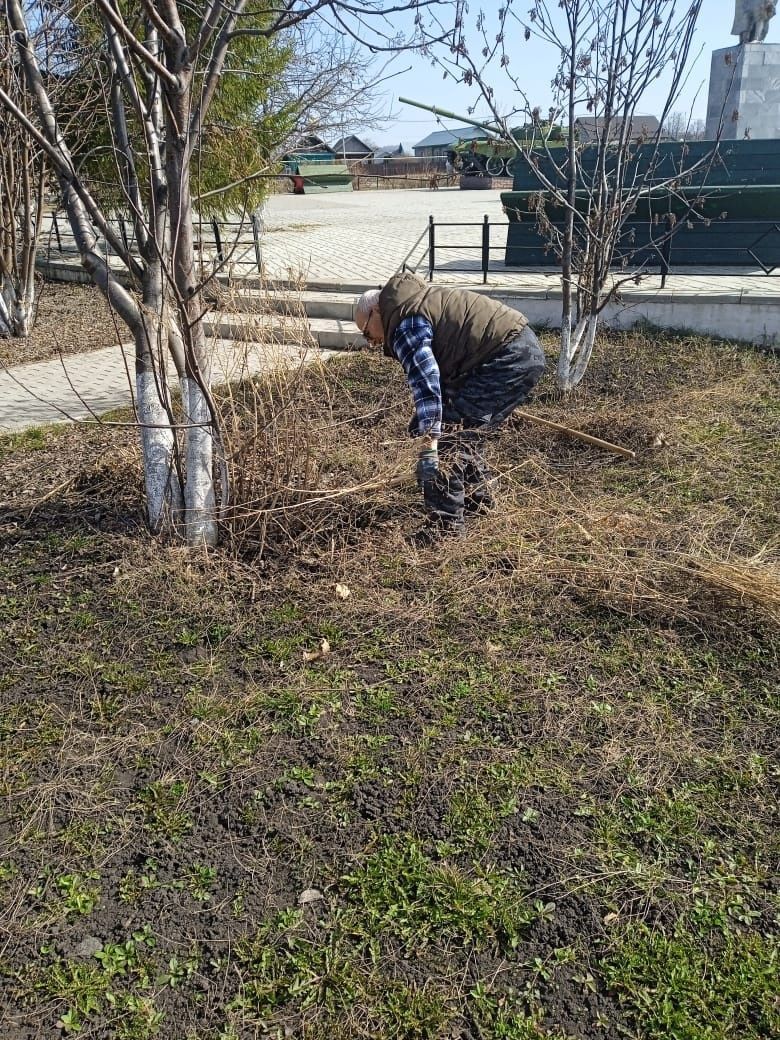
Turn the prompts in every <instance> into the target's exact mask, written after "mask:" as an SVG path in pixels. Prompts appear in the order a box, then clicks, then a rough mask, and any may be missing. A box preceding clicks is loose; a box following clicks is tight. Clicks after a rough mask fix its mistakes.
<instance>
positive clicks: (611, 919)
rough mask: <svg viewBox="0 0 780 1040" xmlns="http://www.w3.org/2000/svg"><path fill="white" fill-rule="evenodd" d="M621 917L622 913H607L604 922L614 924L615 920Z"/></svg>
mask: <svg viewBox="0 0 780 1040" xmlns="http://www.w3.org/2000/svg"><path fill="white" fill-rule="evenodd" d="M619 919H620V914H615V913H611V914H606V915H605V917H604V924H614V922H615V921H617V920H619Z"/></svg>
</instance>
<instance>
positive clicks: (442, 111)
mask: <svg viewBox="0 0 780 1040" xmlns="http://www.w3.org/2000/svg"><path fill="white" fill-rule="evenodd" d="M398 100H399V101H400V102H401V104H402V105H414V107H415V108H422V109H424V110H425V111H426V112H433V114H434V115H435V116H444V118H445V119H457V120H458V121H459V122H461V123H468V124H469V125H470V126H476V127H477V129H479V130H484V131H485V133H488V134H494V135H497V136H499V137H503V134H502V132H501V128H500V127H499V125H498V124H497V123H480V122H479V121H478V120H476V119H470V118H469V117H468V116H459V115H458V114H457V112H448V111H447V109H446V108H437V107H436V106H435V105H424V104H423V103H422V101H412V100H411V99H410V98H403V97H399V99H398Z"/></svg>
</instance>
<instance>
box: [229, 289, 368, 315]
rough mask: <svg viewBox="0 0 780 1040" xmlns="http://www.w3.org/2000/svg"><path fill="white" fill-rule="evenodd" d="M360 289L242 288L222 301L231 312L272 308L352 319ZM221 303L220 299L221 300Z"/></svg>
mask: <svg viewBox="0 0 780 1040" xmlns="http://www.w3.org/2000/svg"><path fill="white" fill-rule="evenodd" d="M359 295H360V294H359V293H351V292H318V291H316V290H311V289H306V290H303V291H290V292H279V291H277V292H273V291H270V292H269V291H264V290H262V289H246V288H243V287H242V288H241V289H239V290H237V291H234V292H232V293H230V294H229V295H228V294H224V295H223V296H222V305H223V306H224V308H225V309H226V310H229V311H230V312H231V313H263V312H267V311H269V310H272V311H275V312H276V313H278V314H289V315H291V316H295V315H299V314H308V316H309V317H310V318H331V319H334V320H341V321H351V320H352V318H353V316H354V313H355V304H356V303H357V300H358V296H359ZM218 303H219V301H218Z"/></svg>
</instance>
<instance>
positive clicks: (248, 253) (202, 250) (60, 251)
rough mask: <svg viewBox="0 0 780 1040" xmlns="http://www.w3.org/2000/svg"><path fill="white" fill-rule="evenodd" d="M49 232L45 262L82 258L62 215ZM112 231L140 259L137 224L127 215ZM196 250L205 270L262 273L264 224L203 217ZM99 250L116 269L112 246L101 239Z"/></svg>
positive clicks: (41, 251)
mask: <svg viewBox="0 0 780 1040" xmlns="http://www.w3.org/2000/svg"><path fill="white" fill-rule="evenodd" d="M49 219H50V223H49V226H48V229H46V230H44V233H43V235H42V236H41V240H40V243H39V247H38V258H39V260H41V261H45V262H47V263H52V261H55V262H56V261H57V260H64V261H72V260H73V259H74V258H76V257H78V256H79V250H78V247H77V245H76V241H75V238H74V236H73V232H72V230H71V227H70V223H69V222H68V220H67V219H66V218H64V217H63V215H62V213H61V212H60V213H56V212H55V213H52V214H51V216H50V218H49ZM110 225H111V227H112V230H113V231H114V232H115V233H116V235H117V237H118V238H120V239H121V240H122V243H123V245H124V247H125V249H126V250H127V252H128V253H130V254H131V255H133V256H135V257H136V258H138V248H137V243H136V239H135V229H134V226H133V222H132V221H131V220H129V219H127V218H126V217H124V216H123V215H121V214H119V215H115V216H114V217H112V219H111V220H110ZM194 231H195V249H196V251H197V253H198V254H199V257H200V262H201V264H202V265H203V267H204V269H209V268H214V267H216V268H220V269H223V270H224V269H225V268H226V267H235V268H237V269H239V270H240V271H241V272H242V273H254V272H255V271H256V272H257V273H258V274H262V270H263V235H264V231H265V229H264V224H263V220H262V217H261V216H260V215H259V213H247V215H246V217H245V218H244V219H243V220H221V219H220V220H217V219H215V218H205V217H204V218H202V219H199V220H197V221H196V222H195V224H194ZM97 244H98V247H99V248H100V249H101V250H103V252H104V253H105V256H106V258H107V259H108V261H109V263H110V264H111V265H112V268H113V266H114V264H115V263H117V262H118V261H117V260H115V259H114V258H115V254H114V251H113V250H112V249H111V246H110V243H109V242H107V241H106V240H105V239H104V238H103V236H102V235H100V236H98V241H97Z"/></svg>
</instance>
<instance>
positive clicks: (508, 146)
mask: <svg viewBox="0 0 780 1040" xmlns="http://www.w3.org/2000/svg"><path fill="white" fill-rule="evenodd" d="M398 100H399V101H400V102H401V103H402V104H404V105H413V106H414V107H415V108H421V109H423V110H424V111H426V112H432V113H433V114H434V115H435V116H441V117H443V118H444V119H457V120H458V122H460V123H466V124H467V125H468V126H475V127H476V128H477V129H478V130H484V131H485V136H484V137H479V138H470V139H469V140H465V141H458V142H457V143H454V142H453V144H452V145H450V147H449V148H448V149H447V159H448V160H449V161H450V162H451V163H452V166H453V168H454V169H455V170H457V171H459V172H462V173H465V174H468V173H488V174H490V175H491V176H493V177H501V176H507V177H512V176H513V175H514V169H515V163H516V161H517V147H516V145H515V141H517V142H522V143H524V144H526V143H527V144H533V143H536V144H539V143H540V142H541V141H542V140H543V141H544V142H545V144H546V146H547V147H550V148H554V147H556V146H557V147H560V146H561V145H562V144H563V143H564V140H565V139H564V135H563V132H562V130H561V128H560V127H559V126H556V125H554V124H550V123H541V124H539V125H537V126H535V127H533V129H532V128H531V127H516V128H513V129H512V130H511V131H510V133H511V135H512V136H511V137H510V136H509V135H508V134H507V133H506V132H505V131H504V130H503V129H502V127H501V126H500V125H499V124H498V123H496V122H484V121H480V120H478V119H472V118H471V117H470V116H462V115H459V114H458V113H457V112H449V111H448V110H447V109H446V108H439V107H438V106H437V105H426V104H423V102H421V101H412V100H411V98H403V97H399V99H398ZM531 133H532V134H533V137H534V138H536V141H535V142H534V141H533V140H532V139H531V138H530V134H531ZM512 138H514V140H513V139H512Z"/></svg>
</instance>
